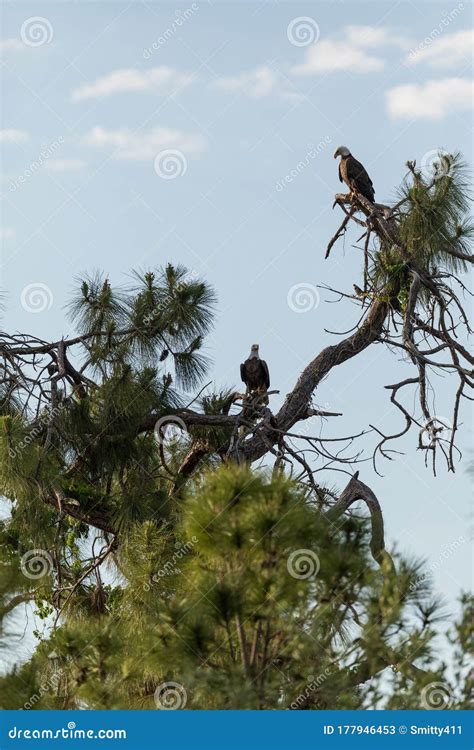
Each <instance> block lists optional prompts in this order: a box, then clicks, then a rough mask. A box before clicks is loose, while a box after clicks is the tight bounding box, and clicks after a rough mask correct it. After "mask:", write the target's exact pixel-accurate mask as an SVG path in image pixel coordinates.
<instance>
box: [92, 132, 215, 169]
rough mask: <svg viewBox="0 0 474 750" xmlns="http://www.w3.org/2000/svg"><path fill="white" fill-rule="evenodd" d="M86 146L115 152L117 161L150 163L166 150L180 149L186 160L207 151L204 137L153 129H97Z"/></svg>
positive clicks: (114, 155)
mask: <svg viewBox="0 0 474 750" xmlns="http://www.w3.org/2000/svg"><path fill="white" fill-rule="evenodd" d="M84 142H85V144H86V145H88V146H92V147H95V148H103V149H112V150H113V151H114V152H115V153H114V154H113V157H114V158H115V159H124V160H129V161H147V160H148V159H153V158H154V157H155V156H156V154H157V153H159V152H160V151H162V150H163V149H177V150H179V151H182V152H183V153H184V154H186V156H199V155H200V154H201V153H202V152H203V151H204V149H205V147H206V141H205V139H204V137H203V136H202V135H201V134H200V133H185V132H183V131H181V130H172V129H170V128H152V129H151V130H140V131H138V132H134V131H132V130H130V129H129V128H120V129H118V130H107V129H105V128H102V127H95V128H93V129H92V130H91V131H90V132H89V133H88V134H87V135H86V137H85V140H84Z"/></svg>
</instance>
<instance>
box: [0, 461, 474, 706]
mask: <svg viewBox="0 0 474 750" xmlns="http://www.w3.org/2000/svg"><path fill="white" fill-rule="evenodd" d="M3 534H4V545H2V549H4V550H5V549H9V548H11V549H14V548H15V545H16V544H17V539H12V538H8V534H10V537H11V532H9V531H8V530H7V528H6V527H4V528H3ZM120 538H121V543H120V545H119V546H118V548H117V549H116V551H115V552H114V554H113V568H114V570H115V578H118V580H119V582H118V583H117V584H116V585H115V586H113V587H112V586H108V587H106V590H105V591H103V592H102V596H101V597H99V596H98V592H97V585H96V587H95V590H91V588H90V587H89V588H88V587H87V586H85V587H83V588H82V589H81V590H80V592H78V596H77V597H76V598H75V601H74V604H73V605H72V606H71V607H69V608H68V609H67V610H66V612H65V614H64V616H63V619H62V622H61V624H60V625H59V627H57V628H56V629H55V631H54V632H53V633H51V634H50V636H49V637H47V638H44V639H43V640H42V641H41V642H40V644H39V646H38V649H37V651H36V653H35V654H34V656H33V658H32V659H31V660H30V661H29V662H28V663H27V664H25V665H23V666H22V667H19V668H17V669H15V670H13V671H12V672H11V673H10V674H8V675H7V676H5V677H3V678H2V679H1V680H0V703H1V705H2V706H3V707H4V708H12V707H16V708H18V707H21V706H23V705H24V704H28V703H30V704H31V701H32V698H31V696H39V698H37V699H34V701H33V702H34V705H32V706H27V707H31V708H53V707H59V708H61V707H62V708H66V707H69V708H94V709H111V708H133V709H154V708H156V707H159V706H160V705H161V704H160V696H162V694H163V691H164V693H165V699H166V691H170V690H171V693H169V695H172V698H169V696H168V699H169V700H177V701H178V703H179V705H180V706H181V707H183V708H184V705H183V704H185V706H186V708H189V709H204V708H206V709H236V708H237V709H287V708H290V709H302V710H306V709H307V710H311V709H312V710H317V709H323V708H330V709H334V708H337V709H358V708H368V707H371V708H373V707H375V706H387V707H389V708H396V707H402V706H403V707H404V708H424V707H426V706H423V704H422V695H424V693H423V690H424V689H425V687H426V686H428V687H429V686H430V685H431V684H432V683H433V682H437V681H442V682H443V685H444V689H445V690H446V691H448V693H449V698H450V701H451V702H452V705H454V707H460V708H461V707H465V706H466V705H467V702H468V695H467V693H468V689H469V685H468V682H469V677H468V669H467V662H466V658H467V651H468V650H469V648H472V624H469V620H468V616H467V609H468V608H469V607H470V608H471V609H472V601H471V600H469V599H468V598H467V597H466V598H465V599H464V600H463V605H464V610H465V612H466V614H465V615H464V617H463V619H462V621H461V622H460V623H459V624H458V625H457V626H456V627H457V633H456V636H455V637H456V648H457V651H458V657H457V658H458V671H457V675H456V684H455V685H454V684H451V683H450V682H449V680H448V678H447V677H446V668H445V665H443V664H442V663H439V664H438V663H437V659H436V645H435V640H434V639H435V635H436V625H437V622H438V618H439V604H438V603H437V602H435V601H433V598H432V594H431V591H430V586H429V582H428V578H427V577H426V575H424V573H423V568H422V566H421V564H420V563H419V562H416V561H415V562H407V561H406V560H403V559H400V558H399V557H396V560H395V562H396V568H397V571H396V572H394V571H393V570H391V569H388V570H385V569H384V568H383V567H382V568H380V567H378V566H377V565H376V563H375V562H374V560H373V559H372V557H371V554H370V529H369V527H368V524H367V522H366V520H365V519H364V518H360V517H358V516H357V515H353V516H342V517H341V518H339V519H338V520H337V522H334V521H329V520H328V519H327V517H324V516H323V515H322V514H321V513H320V512H319V511H318V510H317V509H316V507H315V505H314V503H313V502H311V498H308V495H307V492H302V490H301V489H300V487H299V486H298V485H297V484H296V483H294V482H293V481H291V480H289V479H288V478H285V477H284V476H282V475H278V476H276V477H274V478H273V479H272V478H271V477H269V476H268V475H267V474H266V473H265V472H253V471H251V470H250V469H249V468H246V467H238V466H232V465H231V466H227V467H223V468H220V469H218V470H215V469H214V470H209V471H207V472H206V473H204V474H203V475H201V476H200V477H199V479H198V480H197V481H196V482H194V484H193V486H191V487H189V488H188V490H187V492H186V494H185V496H184V497H182V498H181V499H180V501H179V507H175V508H174V509H173V512H172V513H171V515H170V517H169V518H168V519H167V520H163V519H162V518H160V519H158V518H154V519H153V520H151V519H149V520H145V521H139V520H135V521H134V522H133V523H130V524H129V525H127V526H125V527H124V530H123V532H122V533H121V534H120ZM74 545H75V546H76V547H77V539H76V540H74V541H72V542H70V548H69V549H70V553H71V554H74ZM10 554H13V553H12V552H11V553H10ZM12 569H14V566H13V568H12ZM5 570H9V568H5ZM92 578H93V576H92ZM5 585H6V587H8V586H9V585H12V581H10V582H9V583H7V582H5ZM94 597H95V598H94ZM98 599H99V600H100V602H101V603H102V606H97V602H98ZM51 654H52V655H53V656H51ZM435 664H436V666H435V667H434V666H433V665H435ZM387 669H388V677H387ZM382 674H383V675H385V677H384V679H383V680H382V678H381V675H382ZM48 675H50V677H48ZM51 675H52V676H51ZM171 683H174V684H175V687H170V684H171ZM163 686H165V687H163ZM176 686H178V687H176ZM176 690H177V691H178V692H177V693H176ZM173 691H175V692H173ZM425 693H426V690H425ZM157 696H158V697H157ZM183 696H184V697H183Z"/></svg>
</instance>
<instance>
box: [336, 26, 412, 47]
mask: <svg viewBox="0 0 474 750" xmlns="http://www.w3.org/2000/svg"><path fill="white" fill-rule="evenodd" d="M344 31H345V34H346V39H347V41H348V42H349V44H353V45H354V46H355V47H382V46H386V45H388V44H393V45H396V46H399V47H406V46H407V40H406V37H402V36H398V35H396V34H394V33H393V32H392V31H391V30H390V29H389V28H387V27H386V26H346V28H345V29H344Z"/></svg>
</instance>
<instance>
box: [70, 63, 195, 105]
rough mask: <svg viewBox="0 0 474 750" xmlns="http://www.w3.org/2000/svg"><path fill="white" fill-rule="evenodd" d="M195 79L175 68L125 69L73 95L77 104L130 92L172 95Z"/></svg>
mask: <svg viewBox="0 0 474 750" xmlns="http://www.w3.org/2000/svg"><path fill="white" fill-rule="evenodd" d="M194 79H195V76H194V74H192V73H181V72H180V71H178V70H175V69H174V68H169V67H167V66H166V65H162V66H161V67H159V68H151V69H150V70H137V69H135V68H125V69H123V70H114V71H113V72H112V73H108V74H107V75H105V76H102V77H101V78H97V80H95V81H94V82H93V83H86V84H84V85H83V86H79V87H78V88H77V89H74V91H73V92H72V94H71V98H72V100H73V101H75V102H79V101H83V100H84V99H97V98H102V97H105V96H111V95H112V94H123V93H126V92H130V91H153V92H155V93H158V94H172V93H173V92H175V91H177V90H178V89H181V88H183V87H184V86H187V85H188V84H190V83H191V82H192V81H193V80H194Z"/></svg>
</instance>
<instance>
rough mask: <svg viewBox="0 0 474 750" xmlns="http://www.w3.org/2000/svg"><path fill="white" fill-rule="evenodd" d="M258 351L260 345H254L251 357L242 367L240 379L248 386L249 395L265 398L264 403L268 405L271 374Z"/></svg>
mask: <svg viewBox="0 0 474 750" xmlns="http://www.w3.org/2000/svg"><path fill="white" fill-rule="evenodd" d="M258 350H259V347H258V344H253V345H252V348H251V349H250V355H249V356H248V358H247V359H246V360H245V362H243V363H242V364H241V365H240V377H241V378H242V380H243V382H244V383H245V385H246V386H247V395H251V396H263V397H264V403H268V397H267V390H268V389H269V388H270V373H269V372H268V366H267V363H266V362H265V360H264V359H260V354H259V351H258ZM265 399H266V400H265Z"/></svg>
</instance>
